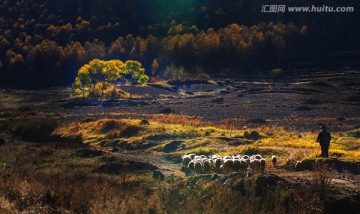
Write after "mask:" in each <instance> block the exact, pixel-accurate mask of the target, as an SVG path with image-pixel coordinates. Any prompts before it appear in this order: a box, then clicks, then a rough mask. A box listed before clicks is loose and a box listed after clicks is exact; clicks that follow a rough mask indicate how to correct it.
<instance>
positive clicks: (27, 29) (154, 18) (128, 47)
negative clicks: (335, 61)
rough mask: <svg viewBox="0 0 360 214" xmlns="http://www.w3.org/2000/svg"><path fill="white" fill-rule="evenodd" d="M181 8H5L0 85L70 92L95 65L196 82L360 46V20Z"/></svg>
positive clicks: (59, 4)
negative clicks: (136, 67)
mask: <svg viewBox="0 0 360 214" xmlns="http://www.w3.org/2000/svg"><path fill="white" fill-rule="evenodd" d="M179 2H180V1H175V0H169V1H166V3H164V1H160V0H156V1H155V0H153V1H150V0H142V1H140V0H118V1H114V0H102V1H100V0H95V1H90V2H89V1H84V0H74V1H69V0H59V1H56V2H53V1H49V0H38V1H35V0H20V1H9V0H5V1H2V2H1V3H0V85H1V86H3V87H4V86H10V87H22V88H36V87H38V88H41V87H50V86H60V85H69V84H71V83H72V82H73V81H74V79H75V77H76V75H77V71H78V70H79V68H80V67H81V66H82V65H84V64H86V63H88V62H90V61H91V60H93V59H102V60H112V59H120V60H122V61H127V60H137V61H139V62H141V63H142V65H143V66H144V68H145V69H146V74H148V75H149V76H152V77H156V78H168V77H169V75H168V74H169V73H174V72H170V71H171V70H177V71H178V72H177V73H178V74H179V75H180V74H184V73H185V74H186V75H189V76H191V75H198V74H202V73H210V74H211V73H212V72H219V71H224V70H228V71H232V72H241V71H251V70H252V69H253V68H256V67H270V68H271V67H281V66H286V64H287V63H288V62H289V58H294V57H296V56H298V55H299V54H300V55H302V56H307V55H308V53H313V52H316V51H318V50H321V51H327V49H326V48H325V47H328V48H333V50H337V49H338V48H337V46H339V47H347V46H346V45H347V43H349V44H350V43H351V47H354V48H356V47H358V46H359V44H358V43H356V42H355V41H356V40H355V39H351V38H350V37H349V35H353V36H354V38H355V37H356V35H358V30H357V29H354V30H353V31H352V32H350V33H349V31H348V27H347V25H342V23H344V22H345V21H347V20H348V19H350V20H351V23H353V24H354V26H355V25H356V24H357V23H358V21H359V18H356V17H355V18H351V17H350V16H342V15H341V16H340V15H339V16H336V17H337V18H333V17H335V16H332V18H331V23H330V21H329V22H328V21H323V20H324V18H321V17H320V19H319V20H320V21H319V23H322V22H324V23H326V24H325V25H323V26H320V25H319V23H315V22H311V21H309V20H310V19H306V18H302V19H300V18H299V17H300V16H299V17H290V18H284V17H282V18H278V19H274V20H281V21H282V22H271V21H269V18H267V17H263V14H262V15H261V16H259V17H255V18H254V17H252V16H250V14H249V13H250V12H251V13H252V12H254V11H253V10H254V8H256V7H255V6H251V7H250V5H248V4H249V2H248V0H244V1H227V2H223V1H219V0H213V1H205V0H204V1H203V0H200V1H194V3H192V4H190V3H189V4H185V3H179ZM189 2H190V1H189ZM244 5H248V6H249V7H246V8H245V6H244ZM169 8H171V9H169ZM145 9H147V10H145ZM149 11H151V14H149V13H150V12H149ZM236 11H241V12H236ZM309 16H311V15H309ZM322 16H323V15H322ZM251 17H252V18H251ZM249 20H253V21H252V22H251V21H249ZM261 20H264V21H261ZM288 20H291V21H292V22H289V21H288ZM299 20H302V21H299ZM242 22H243V23H245V24H240V23H242ZM330 24H333V25H334V26H331V25H330ZM336 26H338V29H339V30H338V31H335V30H334V29H336V28H335V27H336ZM334 35H335V36H334ZM334 37H335V38H336V40H335V39H334ZM344 38H345V39H344ZM337 40H338V42H335V41H337ZM310 56H312V55H310ZM175 73H176V72H175ZM170 76H172V75H170ZM175 76H176V75H175ZM29 80H31V81H29Z"/></svg>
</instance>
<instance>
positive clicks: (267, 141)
mask: <svg viewBox="0 0 360 214" xmlns="http://www.w3.org/2000/svg"><path fill="white" fill-rule="evenodd" d="M349 75H351V78H348V77H347V76H346V75H345V76H344V77H343V78H344V79H340V78H337V79H336V80H328V81H324V80H321V82H319V81H312V82H310V83H304V81H303V80H301V81H300V82H296V83H294V84H291V85H290V86H289V84H288V83H287V82H285V83H281V82H280V83H276V84H275V83H271V84H270V83H262V82H259V83H253V82H232V81H213V82H211V84H199V85H196V84H195V85H192V84H189V85H181V83H176V84H175V83H171V82H169V83H167V84H166V85H164V84H163V83H162V84H163V85H162V86H161V87H159V86H154V87H153V86H148V87H137V88H134V93H135V94H136V95H137V96H135V98H134V99H133V100H127V99H120V100H112V101H104V100H103V101H98V100H85V101H84V100H82V98H80V100H76V98H75V97H72V98H69V97H70V92H69V91H68V90H65V89H61V90H54V89H52V90H51V89H49V90H45V91H13V92H0V100H1V102H0V108H1V109H0V110H1V111H0V161H1V165H0V166H1V169H0V173H1V176H0V212H1V213H26V212H32V213H338V212H340V211H341V212H345V211H347V212H349V213H356V212H357V211H358V210H360V204H359V203H358V201H360V188H359V187H360V176H359V162H360V152H359V148H360V139H359V133H360V130H359V122H360V118H358V116H357V115H358V112H359V109H358V107H357V102H358V101H357V99H358V95H357V93H358V92H356V91H354V89H355V88H356V87H357V86H356V84H357V83H353V81H355V80H357V79H356V78H355V77H353V76H352V75H354V74H353V73H349ZM179 84H180V85H179ZM170 89H171V90H170ZM124 90H125V91H126V89H124ZM335 95H336V96H335ZM74 99H75V100H74ZM165 110H166V111H165ZM145 120H146V121H145ZM322 124H326V125H328V127H329V129H330V131H331V134H332V142H331V146H330V153H329V154H330V158H329V159H322V158H319V156H320V146H319V144H318V143H317V142H316V138H317V133H318V131H319V130H318V128H319V127H320V125H322ZM188 153H196V154H198V155H211V154H220V155H230V154H248V155H253V154H261V155H262V156H263V157H264V158H265V159H266V160H267V163H268V164H267V167H266V170H265V172H264V173H254V172H253V171H251V170H248V171H247V172H246V173H223V174H221V173H219V174H215V173H213V172H211V173H203V174H194V175H188V176H187V175H186V173H185V172H183V171H182V169H181V163H180V162H181V156H182V155H184V154H188ZM272 155H276V156H277V157H278V160H279V163H278V166H277V167H276V168H274V167H273V166H272V165H271V163H270V158H271V156H272ZM301 160H302V161H303V163H304V164H305V165H304V166H305V168H303V169H301V170H300V171H297V170H295V163H296V162H297V161H301ZM323 163H325V164H323ZM309 164H310V165H311V164H313V165H314V166H315V167H308V166H310V165H309ZM313 165H312V166H313ZM326 165H329V166H326ZM333 166H334V167H333ZM345 166H346V167H345ZM348 166H349V167H350V168H349V167H348ZM349 169H351V170H349ZM155 171H160V172H161V173H163V174H164V175H165V179H164V180H157V179H154V178H153V173H154V172H155Z"/></svg>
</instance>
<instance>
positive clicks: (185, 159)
mask: <svg viewBox="0 0 360 214" xmlns="http://www.w3.org/2000/svg"><path fill="white" fill-rule="evenodd" d="M181 160H182V161H181V162H182V165H183V167H184V168H187V166H188V165H189V163H190V161H191V157H190V155H183V156H182V157H181Z"/></svg>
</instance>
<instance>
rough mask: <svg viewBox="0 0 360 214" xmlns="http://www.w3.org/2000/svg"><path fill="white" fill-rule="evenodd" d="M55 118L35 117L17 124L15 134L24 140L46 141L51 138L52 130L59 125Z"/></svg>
mask: <svg viewBox="0 0 360 214" xmlns="http://www.w3.org/2000/svg"><path fill="white" fill-rule="evenodd" d="M58 125H59V124H58V122H57V121H56V120H54V119H35V120H31V121H24V122H21V123H18V124H17V125H15V128H14V130H13V135H14V136H18V137H21V139H22V140H24V141H34V142H44V141H47V140H49V139H50V136H51V134H52V132H53V131H54V130H55V129H56V128H57V127H58Z"/></svg>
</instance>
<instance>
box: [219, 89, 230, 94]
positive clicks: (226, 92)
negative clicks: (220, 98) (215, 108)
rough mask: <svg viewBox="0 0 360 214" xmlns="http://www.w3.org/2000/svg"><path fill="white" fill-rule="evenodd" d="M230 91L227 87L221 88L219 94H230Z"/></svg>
mask: <svg viewBox="0 0 360 214" xmlns="http://www.w3.org/2000/svg"><path fill="white" fill-rule="evenodd" d="M230 93H231V91H230V90H228V89H226V90H221V91H220V94H224V95H226V94H230Z"/></svg>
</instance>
